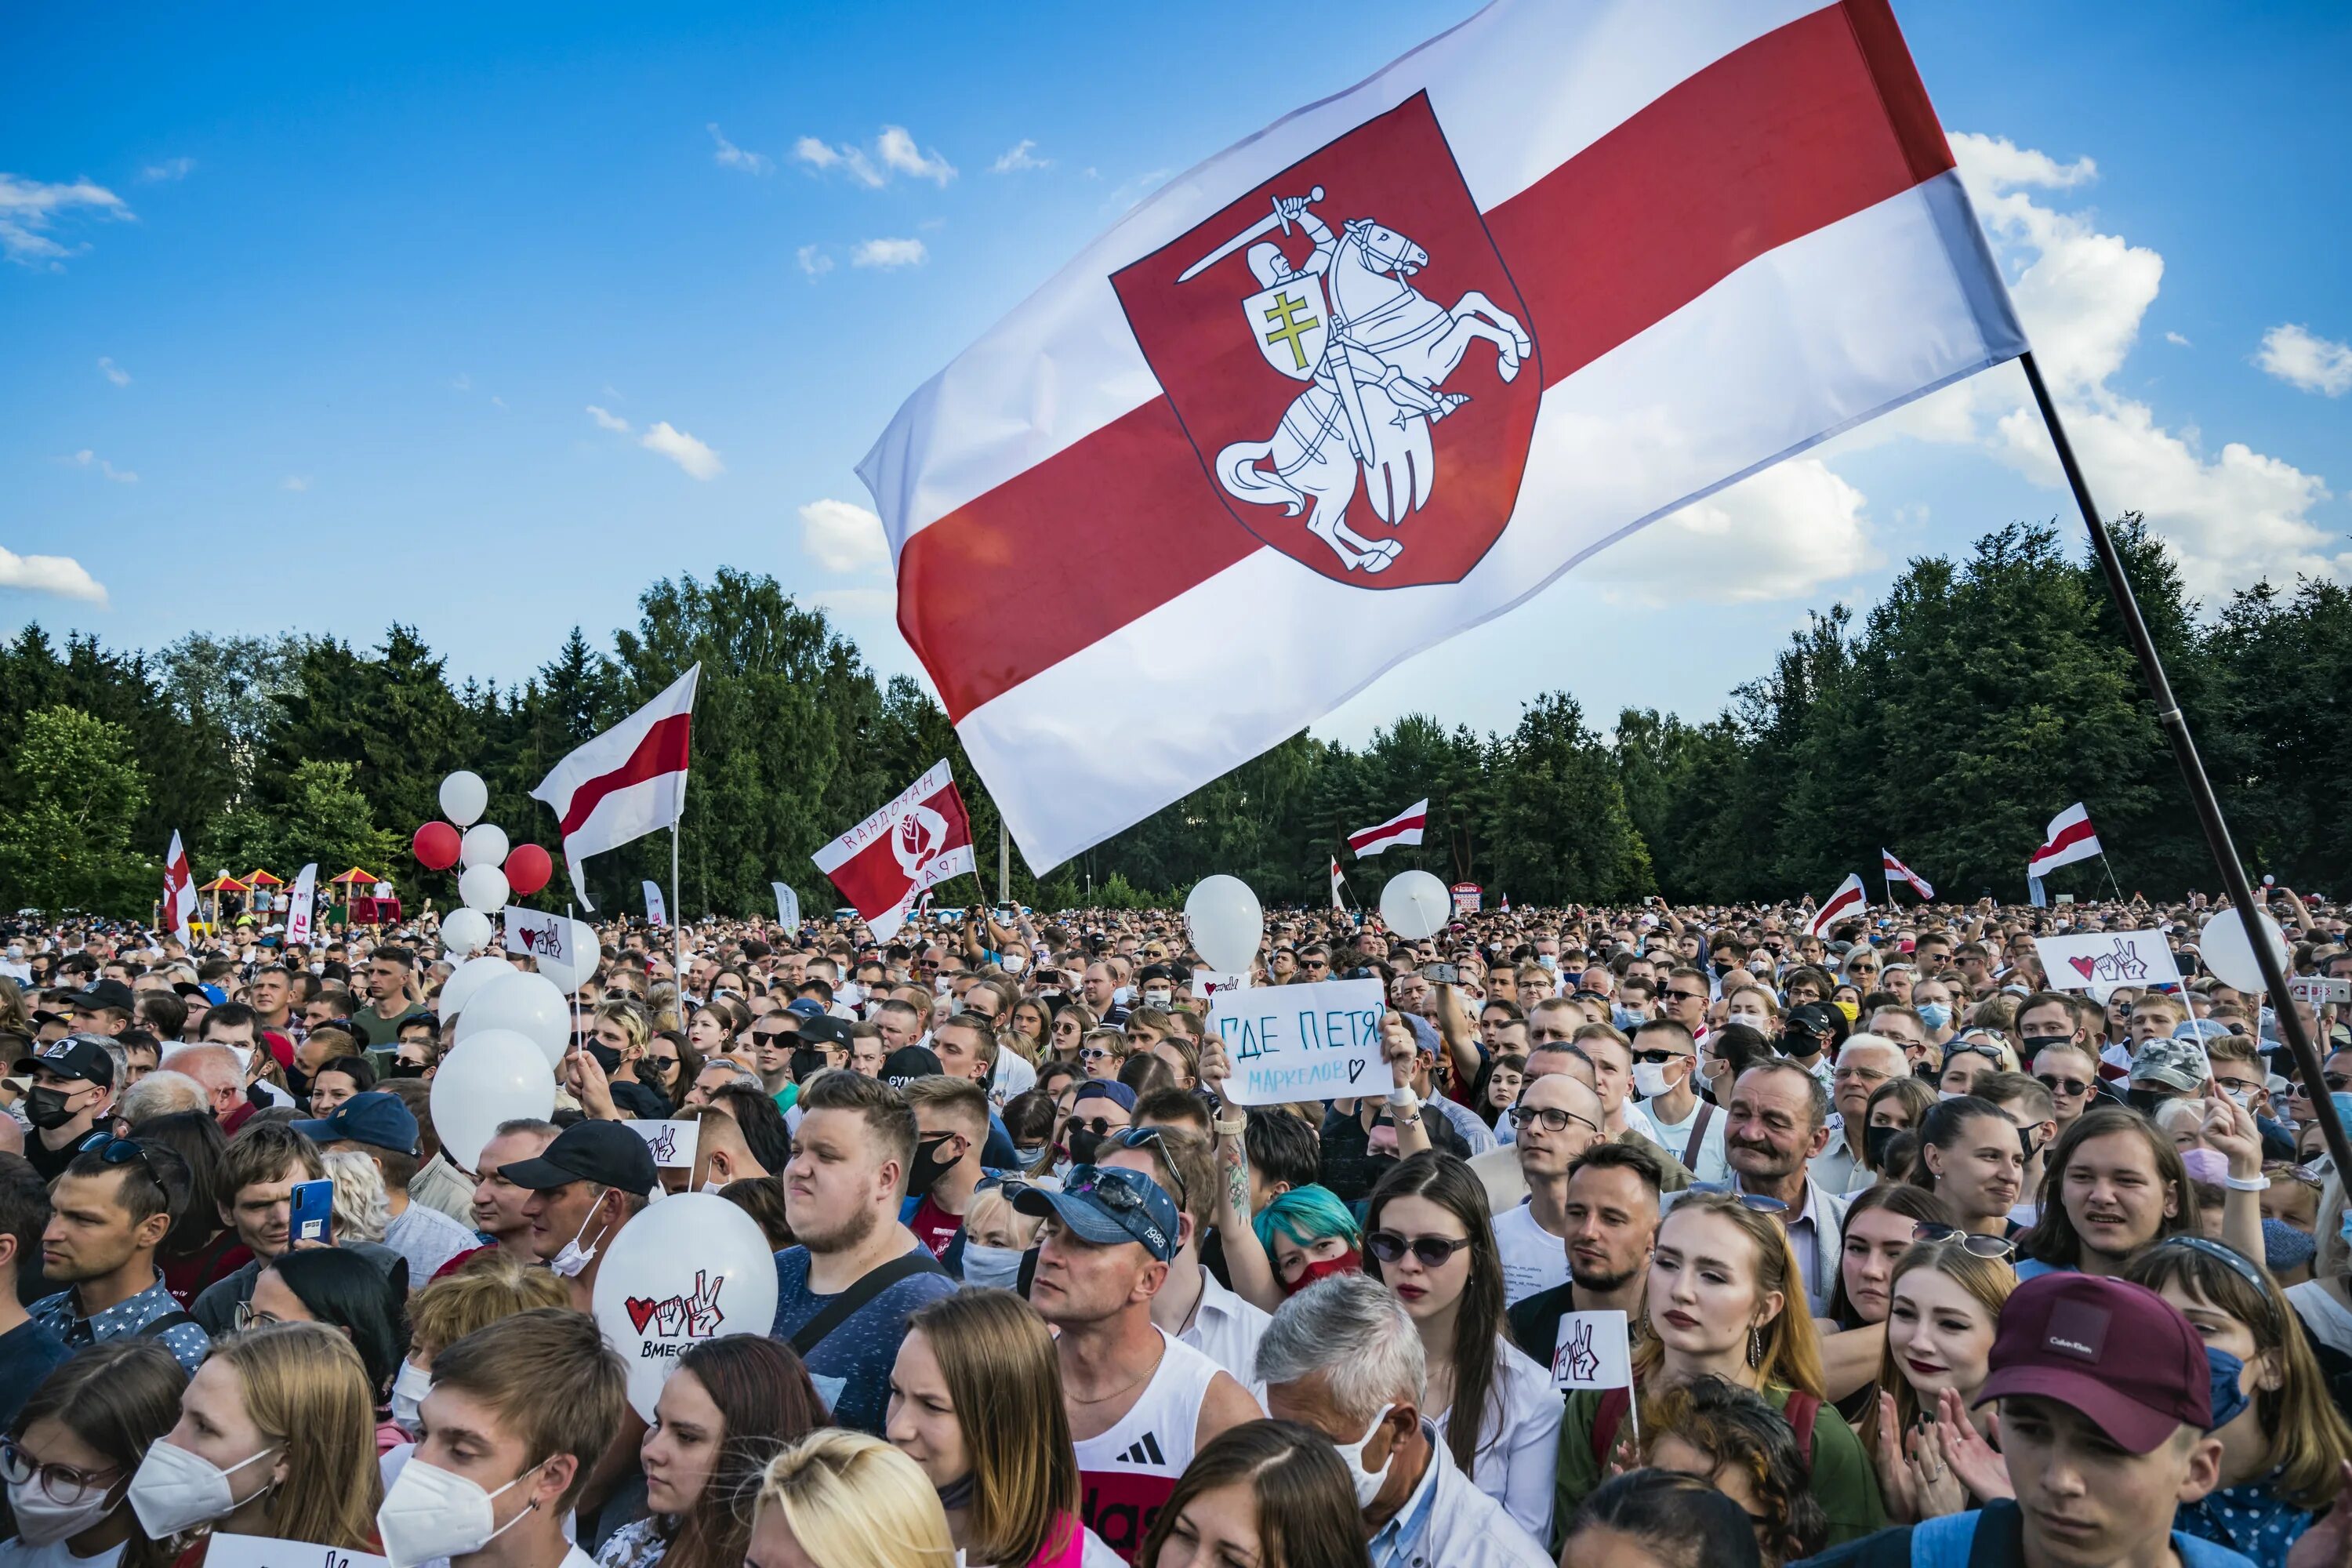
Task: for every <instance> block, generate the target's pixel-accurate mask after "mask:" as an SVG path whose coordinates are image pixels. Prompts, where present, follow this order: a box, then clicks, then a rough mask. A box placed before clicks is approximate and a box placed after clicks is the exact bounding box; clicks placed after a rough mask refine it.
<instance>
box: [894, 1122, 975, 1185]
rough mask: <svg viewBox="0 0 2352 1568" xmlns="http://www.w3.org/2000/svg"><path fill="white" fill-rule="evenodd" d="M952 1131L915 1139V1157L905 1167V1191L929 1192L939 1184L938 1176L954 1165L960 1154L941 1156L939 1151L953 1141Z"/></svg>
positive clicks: (947, 1171)
mask: <svg viewBox="0 0 2352 1568" xmlns="http://www.w3.org/2000/svg"><path fill="white" fill-rule="evenodd" d="M955 1136H956V1135H955V1134H954V1133H952V1132H940V1133H935V1134H933V1135H932V1136H930V1137H929V1138H918V1139H916V1140H915V1158H914V1161H913V1163H910V1164H909V1165H908V1167H907V1191H908V1193H910V1194H922V1193H928V1192H929V1191H930V1190H931V1189H932V1188H933V1187H936V1186H938V1185H939V1184H940V1177H941V1176H944V1175H946V1174H947V1173H949V1172H950V1171H952V1170H954V1169H955V1167H956V1162H957V1161H958V1160H961V1158H962V1155H961V1154H956V1155H952V1156H950V1157H947V1158H941V1156H940V1151H941V1150H943V1149H945V1148H946V1147H947V1146H948V1145H949V1144H950V1143H952V1142H955Z"/></svg>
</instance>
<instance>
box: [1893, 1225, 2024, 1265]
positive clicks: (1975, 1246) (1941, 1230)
mask: <svg viewBox="0 0 2352 1568" xmlns="http://www.w3.org/2000/svg"><path fill="white" fill-rule="evenodd" d="M1911 1239H1912V1240H1914V1241H1924V1242H1927V1243H1928V1244H1929V1245H1931V1246H1932V1245H1935V1244H1937V1243H1940V1242H1946V1241H1957V1242H1958V1243H1959V1244H1960V1247H1961V1249H1962V1250H1963V1251H1966V1252H1968V1253H1969V1254H1970V1255H1972V1256H1974V1257H1977V1258H2013V1257H2015V1256H2016V1254H2017V1244H2016V1243H2015V1242H2013V1241H2011V1240H2009V1239H2008V1238H2007V1237H1999V1236H1979V1235H1978V1234H1977V1233H1976V1232H1975V1231H1972V1230H1962V1229H1961V1228H1960V1227H1959V1226H1956V1225H1945V1224H1943V1223H1941V1222H1940V1221H1937V1220H1932V1219H1923V1220H1921V1221H1920V1222H1919V1223H1918V1224H1917V1225H1915V1226H1912V1227H1911Z"/></svg>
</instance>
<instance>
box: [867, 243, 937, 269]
mask: <svg viewBox="0 0 2352 1568" xmlns="http://www.w3.org/2000/svg"><path fill="white" fill-rule="evenodd" d="M929 256H930V252H929V250H926V249H925V248H924V247H923V242H922V241H921V240H919V239H861V240H859V241H858V242H857V243H856V245H854V246H852V247H850V251H849V264H850V265H851V266H852V267H881V268H891V267H919V266H920V265H922V263H923V262H924V261H925V260H927V259H929Z"/></svg>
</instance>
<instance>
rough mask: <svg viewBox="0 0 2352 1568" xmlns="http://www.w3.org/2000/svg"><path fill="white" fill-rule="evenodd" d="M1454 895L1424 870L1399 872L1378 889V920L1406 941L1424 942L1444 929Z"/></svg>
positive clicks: (1450, 913) (1452, 907) (1450, 911)
mask: <svg viewBox="0 0 2352 1568" xmlns="http://www.w3.org/2000/svg"><path fill="white" fill-rule="evenodd" d="M1453 913H1454V895H1453V894H1451V893H1449V892H1447V891H1446V890H1445V884H1444V883H1443V882H1441V881H1439V880H1438V879H1436V878H1435V877H1433V876H1432V875H1430V874H1429V873H1428V872H1426V871H1399V872H1398V873H1397V874H1396V875H1395V876H1393V877H1391V878H1390V879H1388V882H1387V883H1386V885H1385V886H1383V887H1382V888H1381V919H1382V920H1384V921H1388V923H1389V930H1391V931H1394V932H1396V933H1397V935H1399V936H1401V937H1402V938H1404V939H1405V941H1407V942H1425V941H1427V940H1428V939H1429V938H1431V937H1433V936H1435V935H1436V934H1437V933H1438V932H1439V931H1443V930H1444V928H1445V922H1446V921H1447V920H1448V919H1449V918H1451V917H1452V915H1453Z"/></svg>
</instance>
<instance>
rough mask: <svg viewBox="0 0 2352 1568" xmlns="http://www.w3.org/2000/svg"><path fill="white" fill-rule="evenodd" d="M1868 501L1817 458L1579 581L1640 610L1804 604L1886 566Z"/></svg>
mask: <svg viewBox="0 0 2352 1568" xmlns="http://www.w3.org/2000/svg"><path fill="white" fill-rule="evenodd" d="M1865 504H1866V503H1865V502H1864V497H1863V494H1862V492H1861V491H1860V490H1858V489H1854V488H1853V486H1852V485H1850V484H1848V483H1847V482H1846V481H1845V480H1844V479H1841V478H1839V477H1838V476H1837V475H1836V474H1834V473H1832V471H1831V470H1830V468H1829V466H1828V465H1827V464H1825V463H1823V462H1822V460H1821V459H1820V458H1796V459H1793V460H1792V461H1790V462H1786V463H1781V464H1779V465H1777V466H1776V467H1773V468H1766V469H1765V470H1764V471H1763V472H1761V473H1759V474H1754V475H1751V476H1749V477H1748V478H1747V479H1742V480H1741V481H1740V482H1739V483H1738V484H1736V485H1733V486H1732V487H1730V488H1729V489H1723V490H1718V491H1717V492H1716V493H1715V494H1714V495H1711V496H1709V497H1707V498H1706V500H1702V501H1696V502H1694V503H1693V504H1691V505H1689V506H1686V507H1685V508H1683V509H1682V510H1680V511H1677V512H1673V513H1670V514H1668V515H1667V516H1665V517H1662V518H1660V519H1659V520H1658V521H1655V522H1654V523H1652V524H1650V526H1649V527H1647V528H1645V529H1643V530H1642V531H1640V532H1639V533H1636V534H1633V536H1632V537H1630V538H1627V539H1622V540H1620V541H1619V542H1616V543H1615V544H1612V545H1611V546H1610V547H1609V548H1608V549H1606V550H1604V551H1602V552H1600V553H1599V554H1597V555H1595V556H1593V557H1592V558H1591V560H1589V561H1587V562H1585V563H1583V564H1582V565H1581V566H1579V567H1578V568H1577V569H1576V576H1577V578H1578V579H1579V580H1580V581H1582V582H1587V583H1599V584H1604V585H1608V586H1610V587H1612V589H1615V590H1622V592H1612V594H1611V597H1612V598H1617V599H1621V600H1623V601H1629V602H1632V603H1635V604H1642V605H1677V604H1690V603H1702V604H1715V605H1736V604H1749V603H1754V602H1757V601H1759V600H1766V599H1794V598H1804V597H1807V596H1810V595H1812V594H1813V593H1814V591H1815V590H1817V589H1819V588H1821V587H1822V585H1823V584H1830V583H1836V582H1841V581H1843V580H1844V579H1846V578H1849V577H1853V576H1856V575H1858V574H1861V573H1863V572H1865V571H1868V570H1870V569H1871V568H1872V567H1874V566H1876V565H1878V564H1879V563H1880V561H1881V559H1882V558H1881V556H1880V555H1879V552H1878V551H1877V549H1876V547H1875V546H1874V543H1873V542H1872V534H1871V524H1870V519H1869V517H1868V516H1867V515H1865V513H1864V506H1865Z"/></svg>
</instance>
